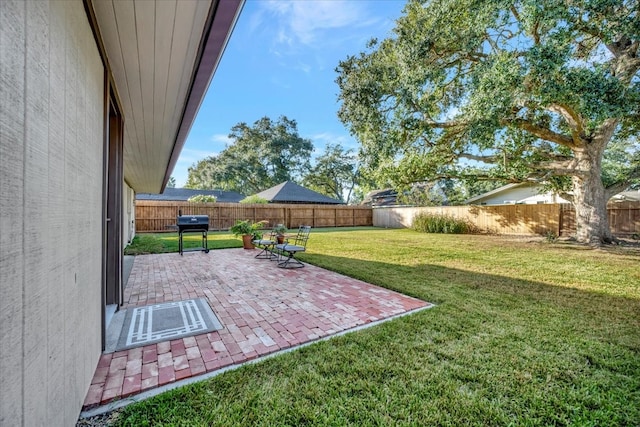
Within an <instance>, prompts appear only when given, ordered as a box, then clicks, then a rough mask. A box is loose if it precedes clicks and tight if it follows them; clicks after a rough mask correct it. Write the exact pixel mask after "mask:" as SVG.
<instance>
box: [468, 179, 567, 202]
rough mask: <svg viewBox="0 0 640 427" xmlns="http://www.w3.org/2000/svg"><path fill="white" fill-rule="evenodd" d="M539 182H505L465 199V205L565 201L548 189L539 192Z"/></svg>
mask: <svg viewBox="0 0 640 427" xmlns="http://www.w3.org/2000/svg"><path fill="white" fill-rule="evenodd" d="M541 188H542V186H541V184H538V183H534V182H521V183H517V184H507V185H503V186H502V187H499V188H496V189H495V190H492V191H488V192H486V193H483V194H480V195H479V196H476V197H472V198H470V199H468V200H466V201H465V204H467V205H506V204H521V203H524V204H536V203H567V201H566V200H565V199H563V198H562V197H560V196H558V195H556V194H554V193H552V192H550V191H548V192H540V189H541Z"/></svg>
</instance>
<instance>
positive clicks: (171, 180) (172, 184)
mask: <svg viewBox="0 0 640 427" xmlns="http://www.w3.org/2000/svg"><path fill="white" fill-rule="evenodd" d="M167 188H176V178H175V177H174V176H170V177H169V181H167Z"/></svg>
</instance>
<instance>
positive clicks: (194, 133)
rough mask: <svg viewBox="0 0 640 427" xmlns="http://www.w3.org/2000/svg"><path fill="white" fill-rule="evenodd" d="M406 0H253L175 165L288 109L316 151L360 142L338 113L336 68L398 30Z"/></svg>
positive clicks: (179, 170)
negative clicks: (240, 129) (373, 40)
mask: <svg viewBox="0 0 640 427" xmlns="http://www.w3.org/2000/svg"><path fill="white" fill-rule="evenodd" d="M405 3H406V2H405V0H292V1H285V0H274V1H268V0H247V1H246V3H245V6H244V9H243V10H242V13H241V15H240V17H239V19H238V22H237V24H236V27H235V29H234V31H233V35H232V36H231V39H230V40H229V43H228V45H227V49H226V51H225V53H224V56H223V57H222V60H221V62H220V64H219V66H218V69H217V71H216V74H215V75H214V77H213V80H212V82H211V85H210V86H209V91H208V93H207V95H206V97H205V99H204V101H203V103H202V106H201V107H200V111H199V112H198V116H197V118H196V120H195V122H194V124H193V127H192V128H191V132H190V134H189V136H188V138H187V141H186V143H185V146H184V148H183V150H182V153H181V155H180V158H179V159H178V162H177V164H176V167H175V169H174V171H173V176H174V177H175V178H176V186H177V187H181V186H183V185H184V183H185V182H186V180H187V175H188V172H187V169H188V168H189V166H191V165H192V164H194V163H195V162H197V161H198V160H201V159H203V158H205V157H207V156H210V155H215V154H217V153H219V152H220V151H222V150H223V149H224V147H225V145H226V144H228V143H229V140H228V137H227V136H228V135H229V133H230V131H231V128H232V127H233V126H234V125H235V124H237V123H240V122H245V123H247V124H249V125H252V124H253V123H254V122H255V121H256V120H259V119H260V118H262V117H264V116H267V117H270V118H271V119H273V120H276V119H277V118H278V117H280V116H281V115H284V116H287V117H288V118H289V119H294V120H296V121H297V123H298V132H299V133H300V136H302V137H303V138H308V139H310V140H311V141H312V142H313V144H314V146H315V149H316V152H319V153H321V152H323V150H324V147H325V145H326V144H327V143H340V144H341V145H342V146H343V147H345V148H353V149H357V143H356V142H355V140H354V139H353V138H352V137H351V136H350V135H349V133H348V131H347V130H346V129H345V127H344V126H343V125H342V123H341V122H340V121H339V120H338V117H337V111H338V102H337V95H338V86H337V85H336V83H335V79H336V76H337V74H336V72H335V68H336V67H337V65H338V62H339V61H340V60H343V59H345V58H346V57H347V56H348V55H356V54H358V53H359V52H361V51H363V50H364V49H365V46H366V43H367V41H368V40H369V39H371V38H372V37H377V38H379V39H382V38H385V37H387V36H389V35H390V34H391V29H392V28H393V27H394V23H395V20H396V19H397V18H399V17H400V15H401V13H402V8H403V7H404V5H405Z"/></svg>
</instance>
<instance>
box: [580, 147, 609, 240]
mask: <svg viewBox="0 0 640 427" xmlns="http://www.w3.org/2000/svg"><path fill="white" fill-rule="evenodd" d="M600 145H601V144H597V143H595V142H591V143H590V144H589V145H587V146H586V148H585V149H584V150H582V151H580V152H578V153H576V160H577V161H578V168H577V169H578V170H579V171H581V172H582V173H579V174H577V175H574V176H573V204H574V206H575V209H576V239H577V241H578V242H580V243H588V244H591V245H600V244H602V243H611V242H612V240H613V237H612V235H611V230H610V228H609V216H608V214H607V201H608V200H607V197H606V192H605V188H604V185H603V184H602V178H601V173H602V165H601V161H602V154H601V151H603V150H604V147H603V146H600Z"/></svg>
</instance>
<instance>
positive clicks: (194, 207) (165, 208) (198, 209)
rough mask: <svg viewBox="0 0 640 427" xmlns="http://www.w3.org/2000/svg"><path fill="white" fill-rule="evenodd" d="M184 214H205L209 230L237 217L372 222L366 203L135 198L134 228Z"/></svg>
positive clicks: (320, 223) (158, 227)
mask: <svg viewBox="0 0 640 427" xmlns="http://www.w3.org/2000/svg"><path fill="white" fill-rule="evenodd" d="M179 210H181V211H182V214H183V215H208V216H209V229H210V230H228V229H229V228H230V227H231V226H232V225H233V224H235V222H236V220H245V219H248V220H251V221H254V222H257V221H263V220H264V221H267V224H266V225H265V228H270V227H272V226H274V225H276V224H284V225H285V226H286V227H287V228H290V229H291V228H297V227H299V226H301V225H310V226H312V227H314V228H315V227H353V226H371V225H373V213H372V211H371V208H370V207H366V206H342V205H306V204H305V205H301V204H300V205H299V204H244V203H189V202H174V201H153V200H136V232H159V231H171V230H172V229H173V228H172V226H175V224H176V217H177V216H178V211H179Z"/></svg>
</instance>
